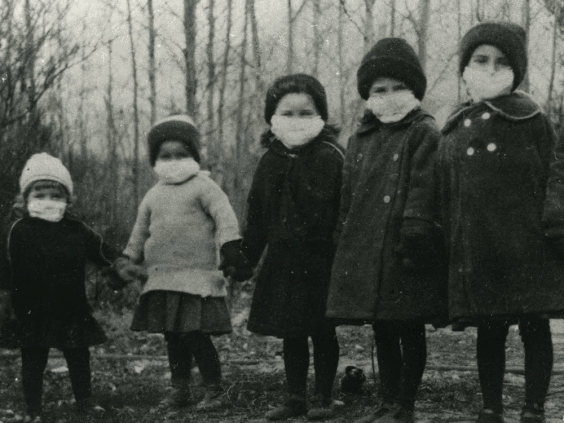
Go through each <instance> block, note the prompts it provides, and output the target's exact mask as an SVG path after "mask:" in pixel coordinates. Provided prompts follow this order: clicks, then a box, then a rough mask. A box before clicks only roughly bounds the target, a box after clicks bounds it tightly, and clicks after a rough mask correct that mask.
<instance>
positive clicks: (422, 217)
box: [327, 109, 446, 324]
mask: <svg viewBox="0 0 564 423" xmlns="http://www.w3.org/2000/svg"><path fill="white" fill-rule="evenodd" d="M438 139H439V130H438V129H437V126H436V124H435V120H434V119H433V118H432V117H431V116H430V115H429V114H427V113H426V112H424V111H422V110H420V109H417V110H415V111H413V112H411V113H410V114H408V115H407V116H406V117H405V118H404V119H403V120H401V121H400V122H397V123H394V124H382V123H380V121H378V120H377V119H376V118H375V117H374V115H372V114H371V113H366V114H365V116H364V118H363V120H362V122H361V126H360V127H359V129H358V131H357V133H356V134H355V135H354V136H353V137H352V138H351V139H350V141H349V145H348V147H347V154H346V158H345V165H344V171H343V185H342V191H341V207H340V212H339V223H338V226H337V232H336V236H335V238H336V239H337V241H338V244H337V252H336V256H335V261H334V265H333V270H332V277H331V284H330V287H329V297H328V304H327V316H328V317H330V318H333V319H336V320H338V321H339V322H342V323H352V324H354V323H362V322H368V321H374V320H377V319H389V320H412V319H413V320H431V319H434V318H436V317H438V316H441V315H444V314H445V313H446V296H445V294H446V279H445V276H446V273H445V272H444V271H443V272H442V274H441V270H440V268H431V269H427V270H425V271H413V270H409V269H405V268H404V267H403V266H402V263H401V257H400V256H399V255H398V254H397V252H396V249H397V247H398V245H399V243H400V228H401V227H402V223H403V222H404V221H405V219H413V220H412V221H415V222H419V225H420V228H419V232H420V233H421V234H422V235H426V236H429V237H431V238H433V237H435V238H436V236H435V234H434V233H433V232H434V231H436V230H437V228H436V225H435V221H436V219H435V218H436V216H437V213H438V205H437V196H436V189H435V182H434V166H435V156H436V149H437V143H438Z"/></svg>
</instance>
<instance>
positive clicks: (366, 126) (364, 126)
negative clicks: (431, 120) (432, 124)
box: [357, 107, 432, 134]
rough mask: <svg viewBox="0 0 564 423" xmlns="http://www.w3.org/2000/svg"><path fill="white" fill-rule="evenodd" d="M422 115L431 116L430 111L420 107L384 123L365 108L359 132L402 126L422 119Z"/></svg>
mask: <svg viewBox="0 0 564 423" xmlns="http://www.w3.org/2000/svg"><path fill="white" fill-rule="evenodd" d="M422 116H430V117H432V116H431V115H430V114H429V113H428V112H426V111H425V110H423V109H421V108H420V107H418V108H416V109H414V110H412V111H411V112H409V113H408V114H407V115H406V116H405V117H404V118H403V119H402V120H400V121H399V122H394V123H382V122H380V121H379V120H378V119H377V118H376V116H374V114H373V113H372V112H371V111H370V110H365V111H364V115H363V116H362V118H360V121H359V123H360V126H359V128H358V131H357V133H358V134H364V133H366V132H371V131H373V130H374V129H376V128H381V127H386V128H398V129H399V128H402V127H405V126H409V125H411V124H412V123H413V122H414V121H416V120H418V119H420V118H421V117H422Z"/></svg>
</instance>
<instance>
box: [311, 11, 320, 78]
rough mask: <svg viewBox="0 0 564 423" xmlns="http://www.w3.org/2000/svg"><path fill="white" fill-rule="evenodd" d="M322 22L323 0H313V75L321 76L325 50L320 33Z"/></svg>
mask: <svg viewBox="0 0 564 423" xmlns="http://www.w3.org/2000/svg"><path fill="white" fill-rule="evenodd" d="M320 21H321V0H313V69H312V72H311V73H312V74H313V76H315V77H318V76H319V59H320V57H321V49H322V48H323V39H322V38H321V31H320V28H319V26H320Z"/></svg>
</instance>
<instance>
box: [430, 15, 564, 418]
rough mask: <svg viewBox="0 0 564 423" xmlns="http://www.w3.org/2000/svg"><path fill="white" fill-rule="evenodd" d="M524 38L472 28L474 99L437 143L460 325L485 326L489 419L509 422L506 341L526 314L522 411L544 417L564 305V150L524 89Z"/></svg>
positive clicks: (452, 304) (494, 25)
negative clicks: (554, 318)
mask: <svg viewBox="0 0 564 423" xmlns="http://www.w3.org/2000/svg"><path fill="white" fill-rule="evenodd" d="M526 44H527V43H526V33H525V31H524V30H523V28H521V27H520V26H518V25H515V24H512V23H507V22H503V23H501V22H486V23H482V24H479V25H477V26H475V27H473V28H472V29H470V30H469V31H468V33H467V34H466V35H465V36H464V37H463V39H462V42H461V45H460V54H459V57H460V68H459V70H460V75H461V76H462V79H463V80H464V82H465V84H466V88H467V90H468V93H469V94H470V97H471V100H470V101H469V102H467V103H464V104H461V105H460V106H459V108H458V109H457V110H456V111H455V112H454V113H453V114H452V115H451V116H450V118H449V120H448V122H447V123H446V125H445V127H444V129H443V138H442V139H441V142H440V145H439V159H438V162H439V170H440V173H439V174H440V185H441V192H442V196H443V214H444V219H443V221H444V223H445V231H446V235H447V240H448V249H449V269H450V271H449V285H448V295H449V314H450V317H451V319H453V321H454V324H455V325H457V326H462V327H464V326H467V325H473V326H477V327H478V340H477V360H478V371H479V377H480V385H481V388H482V396H483V401H484V408H483V410H482V411H481V412H480V415H479V417H478V420H477V421H478V422H480V423H489V422H492V423H499V422H503V402H502V388H503V376H504V370H505V340H506V336H507V333H508V328H509V325H510V324H514V323H517V322H518V323H519V330H520V333H521V338H522V340H523V344H524V347H525V403H524V406H523V409H522V414H521V420H520V421H521V423H532V422H544V421H545V418H544V409H543V407H544V401H545V398H546V394H547V390H548V386H549V382H550V374H551V371H552V361H553V352H552V340H551V334H550V327H549V321H548V318H547V316H549V315H550V314H551V313H554V312H558V311H562V310H563V309H564V279H563V276H562V275H564V262H563V261H562V255H564V242H563V240H564V224H563V221H564V219H563V215H562V208H563V201H564V185H563V184H562V180H563V176H564V161H563V159H564V151H563V146H562V144H561V143H558V144H557V145H556V149H555V143H556V139H555V134H554V132H553V129H552V127H551V124H550V122H549V120H548V118H547V117H546V115H544V114H543V112H542V111H541V109H540V107H539V106H538V105H537V104H536V103H535V102H534V101H533V100H532V99H531V98H530V97H529V96H528V95H526V94H525V93H523V92H519V91H515V89H516V88H517V87H518V86H519V84H520V83H521V81H522V80H523V77H524V75H525V73H526V71H527V47H526ZM543 213H544V222H543ZM543 231H544V234H543ZM545 235H546V236H547V237H548V238H545ZM547 240H548V241H549V242H547ZM551 244H552V245H551ZM558 253H560V254H561V256H560V257H559V256H558ZM453 326H454V325H453Z"/></svg>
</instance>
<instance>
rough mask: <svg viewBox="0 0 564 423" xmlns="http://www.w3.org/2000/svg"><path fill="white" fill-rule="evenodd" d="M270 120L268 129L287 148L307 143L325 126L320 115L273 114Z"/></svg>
mask: <svg viewBox="0 0 564 423" xmlns="http://www.w3.org/2000/svg"><path fill="white" fill-rule="evenodd" d="M270 122H271V127H270V130H271V131H272V133H273V134H274V135H275V136H276V137H277V138H278V139H279V140H280V141H282V144H284V145H285V146H286V147H287V148H294V147H298V146H300V145H304V144H307V143H308V142H309V141H311V140H312V139H314V138H315V137H317V136H318V135H319V133H320V132H321V130H322V129H323V127H324V126H325V122H324V121H323V119H321V116H314V117H307V118H297V117H288V116H280V115H274V116H272V119H271V120H270Z"/></svg>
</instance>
